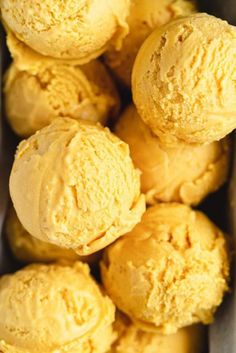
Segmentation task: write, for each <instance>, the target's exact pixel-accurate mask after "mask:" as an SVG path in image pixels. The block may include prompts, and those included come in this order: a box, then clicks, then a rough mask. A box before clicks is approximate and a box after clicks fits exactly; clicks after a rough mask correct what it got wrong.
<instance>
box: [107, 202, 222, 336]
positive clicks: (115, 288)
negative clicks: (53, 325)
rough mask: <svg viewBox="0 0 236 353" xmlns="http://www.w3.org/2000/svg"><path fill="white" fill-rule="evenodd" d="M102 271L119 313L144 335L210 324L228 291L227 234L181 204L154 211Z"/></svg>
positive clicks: (110, 254) (111, 251)
mask: <svg viewBox="0 0 236 353" xmlns="http://www.w3.org/2000/svg"><path fill="white" fill-rule="evenodd" d="M101 269H102V279H103V283H104V285H105V288H106V290H107V293H108V294H109V295H110V297H111V299H112V300H113V301H114V303H115V304H116V305H117V306H118V308H119V309H120V310H122V311H123V312H125V313H126V314H127V315H128V316H129V317H130V318H131V319H132V321H134V323H135V324H136V325H137V326H139V327H140V328H141V329H143V330H146V331H153V332H157V333H167V334H170V333H175V332H176V331H177V330H178V329H180V328H182V327H185V326H188V325H191V324H194V323H198V322H202V323H204V324H208V323H211V322H212V320H213V314H214V312H215V310H216V308H217V306H218V305H219V304H220V303H221V301H222V298H223V294H224V292H225V291H226V290H227V289H228V286H227V280H228V276H229V261H228V257H227V251H226V241H225V238H224V235H223V233H222V232H221V231H220V230H219V229H218V228H217V227H216V226H215V225H214V224H213V223H211V221H210V220H209V219H208V218H207V217H206V216H205V215H204V214H203V213H201V212H197V211H193V210H191V209H190V208H189V207H188V206H186V205H181V204H174V203H173V204H168V203H166V204H164V203H163V204H158V205H156V206H154V207H151V208H149V209H148V210H147V211H146V213H145V214H144V216H143V218H142V221H141V223H139V224H138V225H137V226H136V227H135V228H134V229H133V230H132V231H131V232H130V233H128V234H127V236H124V237H123V238H121V239H119V240H118V241H117V242H115V243H114V244H113V245H111V246H110V247H108V248H107V249H106V250H105V254H104V259H103V262H102V263H101Z"/></svg>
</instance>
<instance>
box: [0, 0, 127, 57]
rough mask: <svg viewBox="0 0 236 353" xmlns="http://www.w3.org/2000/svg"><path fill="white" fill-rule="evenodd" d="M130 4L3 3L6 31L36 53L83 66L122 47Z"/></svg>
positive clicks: (106, 0)
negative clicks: (112, 49) (9, 31)
mask: <svg viewBox="0 0 236 353" xmlns="http://www.w3.org/2000/svg"><path fill="white" fill-rule="evenodd" d="M129 7H130V0H95V1H87V0H71V1H68V0H66V1H63V2H58V1H56V0H44V1H40V0H35V1H27V0H23V1H22V0H17V1H15V0H1V1H0V8H1V16H2V19H3V22H4V24H5V26H6V27H7V28H9V29H10V30H11V31H12V32H13V33H14V34H15V35H16V37H17V38H18V39H19V40H21V41H22V42H24V43H25V44H26V45H28V46H29V47H31V48H32V49H33V50H35V51H37V52H39V53H41V54H43V55H45V56H51V57H55V58H58V59H76V61H77V63H79V64H84V63H87V62H89V61H90V60H91V59H94V58H96V57H98V56H99V55H101V54H102V53H103V52H104V51H105V50H106V49H107V48H109V47H113V46H114V47H115V48H119V47H120V46H121V42H122V39H123V38H124V36H125V35H126V34H127V32H128V25H127V22H126V17H127V16H128V13H129Z"/></svg>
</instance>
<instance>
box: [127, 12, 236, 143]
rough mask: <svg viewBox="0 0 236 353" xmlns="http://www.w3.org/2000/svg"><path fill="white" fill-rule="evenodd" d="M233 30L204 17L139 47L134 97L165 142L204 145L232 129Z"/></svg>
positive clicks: (235, 123) (235, 118) (235, 99)
mask: <svg viewBox="0 0 236 353" xmlns="http://www.w3.org/2000/svg"><path fill="white" fill-rule="evenodd" d="M235 56H236V29H235V27H233V26H230V25H229V24H228V23H227V22H225V21H222V20H220V19H218V18H215V17H213V16H210V15H207V14H196V15H191V16H188V17H184V18H181V19H177V20H174V21H172V22H170V23H169V24H167V25H166V26H163V27H161V28H159V29H156V30H155V31H154V32H153V33H152V34H151V35H150V36H149V37H148V38H147V39H146V41H145V42H144V44H143V45H142V47H141V49H140V51H139V53H138V55H137V57H136V60H135V64H134V68H133V73H132V91H133V99H134V102H135V105H136V107H137V109H138V112H139V114H140V116H141V118H142V119H143V120H144V122H145V123H146V124H147V125H148V126H149V127H150V128H151V129H152V131H153V132H154V133H155V134H156V135H157V136H159V137H160V138H161V139H162V140H163V141H165V142H168V143H175V142H176V141H185V142H188V143H198V144H202V143H204V144H206V143H210V142H212V141H216V140H220V139H221V138H223V137H224V136H226V135H227V134H228V133H230V132H231V131H232V130H233V129H234V128H235V127H236V90H235V72H236V61H235Z"/></svg>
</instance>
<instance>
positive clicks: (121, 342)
mask: <svg viewBox="0 0 236 353" xmlns="http://www.w3.org/2000/svg"><path fill="white" fill-rule="evenodd" d="M114 330H115V332H116V333H117V339H116V341H115V342H114V343H113V345H112V348H111V350H110V351H109V352H110V353H203V352H205V348H206V340H205V336H206V335H205V330H204V327H203V326H201V325H193V326H189V327H185V328H182V329H180V330H179V331H178V332H177V333H175V334H173V335H161V334H158V333H152V332H145V331H141V330H140V329H139V328H138V327H137V326H135V325H134V324H133V323H132V322H131V321H130V320H129V319H128V318H127V317H126V316H124V315H122V314H120V313H118V314H117V317H116V321H115V323H114Z"/></svg>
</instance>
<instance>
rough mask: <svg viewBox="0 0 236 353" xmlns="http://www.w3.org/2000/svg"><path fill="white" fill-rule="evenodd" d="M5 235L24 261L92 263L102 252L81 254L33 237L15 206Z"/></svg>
mask: <svg viewBox="0 0 236 353" xmlns="http://www.w3.org/2000/svg"><path fill="white" fill-rule="evenodd" d="M5 235H6V237H7V240H8V243H9V246H10V249H11V251H12V253H13V255H14V256H15V257H16V258H17V259H18V260H20V261H23V262H26V263H27V262H29V263H30V262H52V261H55V260H59V259H68V260H70V261H76V260H80V261H84V262H88V263H90V264H92V263H95V262H97V261H98V260H99V258H100V253H94V254H92V255H89V256H79V255H77V254H76V253H75V252H74V251H73V250H71V249H65V248H60V247H59V246H56V245H54V244H50V243H46V242H44V241H41V240H39V239H37V238H35V237H32V235H30V234H29V233H28V232H27V231H26V230H25V229H24V227H23V226H22V224H21V223H20V221H19V219H18V217H17V215H16V212H15V210H14V208H13V207H11V208H10V209H9V210H8V213H7V218H6V221H5Z"/></svg>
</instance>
